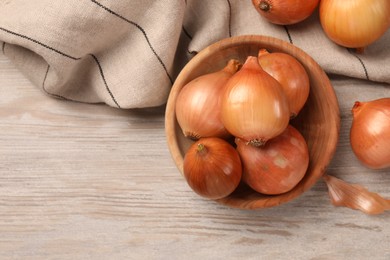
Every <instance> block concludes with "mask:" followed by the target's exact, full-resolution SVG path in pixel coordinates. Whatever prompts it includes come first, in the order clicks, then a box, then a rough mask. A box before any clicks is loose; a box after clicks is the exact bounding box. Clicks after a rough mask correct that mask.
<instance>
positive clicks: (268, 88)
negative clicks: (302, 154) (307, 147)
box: [221, 56, 290, 146]
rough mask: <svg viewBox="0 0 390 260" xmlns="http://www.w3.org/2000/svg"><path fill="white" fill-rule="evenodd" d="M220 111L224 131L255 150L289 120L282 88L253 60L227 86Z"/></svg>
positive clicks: (282, 128)
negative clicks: (247, 143) (252, 146)
mask: <svg viewBox="0 0 390 260" xmlns="http://www.w3.org/2000/svg"><path fill="white" fill-rule="evenodd" d="M221 109H222V122H223V124H224V125H225V127H226V129H227V130H228V131H229V132H230V133H231V134H232V135H233V136H235V137H239V138H241V139H243V140H245V141H246V142H249V143H250V144H252V145H255V146H261V145H263V144H264V143H265V142H266V141H267V140H269V139H271V138H273V137H275V136H277V135H279V134H281V133H282V132H283V131H284V129H285V128H286V127H287V125H288V123H289V118H290V110H289V108H288V102H287V98H286V96H285V94H284V93H283V90H282V86H281V85H280V84H279V82H278V81H277V80H276V79H274V78H273V77H271V76H270V75H269V74H268V73H266V72H265V71H264V70H263V69H262V68H261V67H260V65H259V62H258V59H257V57H253V56H249V57H248V58H247V59H246V61H245V63H244V65H243V66H242V68H241V69H240V70H239V71H238V72H237V73H235V74H234V75H233V76H232V77H231V78H230V79H229V81H228V82H227V84H226V89H225V94H224V97H223V100H222V106H221Z"/></svg>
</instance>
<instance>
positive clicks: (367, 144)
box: [350, 98, 390, 169]
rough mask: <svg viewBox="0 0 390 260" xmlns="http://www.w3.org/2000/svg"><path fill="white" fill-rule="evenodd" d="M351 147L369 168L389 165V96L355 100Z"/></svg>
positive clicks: (382, 167)
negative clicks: (369, 99) (361, 100)
mask: <svg viewBox="0 0 390 260" xmlns="http://www.w3.org/2000/svg"><path fill="white" fill-rule="evenodd" d="M352 114H353V120H352V125H351V129H350V143H351V148H352V151H353V152H354V154H355V155H356V157H357V158H358V159H359V161H360V162H361V163H362V164H363V165H365V166H366V167H368V168H371V169H384V168H389V167H390V98H381V99H376V100H372V101H369V102H359V101H356V102H355V104H354V106H353V108H352Z"/></svg>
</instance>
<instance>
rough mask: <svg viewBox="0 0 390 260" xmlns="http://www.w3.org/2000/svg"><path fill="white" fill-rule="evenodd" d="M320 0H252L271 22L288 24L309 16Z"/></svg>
mask: <svg viewBox="0 0 390 260" xmlns="http://www.w3.org/2000/svg"><path fill="white" fill-rule="evenodd" d="M318 2H319V0H288V1H286V0H252V3H253V5H254V6H255V8H256V10H257V12H258V13H259V14H260V15H261V16H263V17H264V18H266V19H267V20H268V21H269V22H271V23H274V24H280V25H288V24H294V23H298V22H301V21H303V20H305V19H306V18H307V17H309V16H310V15H311V14H312V13H313V12H314V10H315V8H316V7H317V5H318Z"/></svg>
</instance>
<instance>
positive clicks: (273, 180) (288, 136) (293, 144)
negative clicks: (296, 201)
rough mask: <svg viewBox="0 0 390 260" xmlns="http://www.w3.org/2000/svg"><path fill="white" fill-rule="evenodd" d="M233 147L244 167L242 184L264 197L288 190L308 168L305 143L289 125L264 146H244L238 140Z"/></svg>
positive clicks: (237, 139) (307, 153)
mask: <svg viewBox="0 0 390 260" xmlns="http://www.w3.org/2000/svg"><path fill="white" fill-rule="evenodd" d="M236 144H237V151H238V153H239V155H240V157H241V162H242V165H243V173H242V179H243V181H244V182H245V183H247V184H248V185H249V186H250V187H251V188H252V189H254V190H255V191H257V192H260V193H263V194H268V195H276V194H281V193H285V192H287V191H289V190H291V189H292V188H294V187H295V186H296V185H297V184H298V183H299V181H300V180H301V179H302V178H303V177H304V175H305V173H306V170H307V168H308V165H309V151H308V147H307V144H306V141H305V139H304V138H303V136H302V135H301V134H300V133H299V131H298V130H296V129H295V128H294V127H292V126H291V125H289V126H288V127H287V128H286V130H285V131H284V132H283V133H282V134H281V135H279V136H277V137H275V138H274V139H271V140H269V141H268V142H267V143H266V144H265V145H264V146H263V147H253V146H251V145H247V144H246V143H245V142H243V141H242V140H241V139H239V138H236Z"/></svg>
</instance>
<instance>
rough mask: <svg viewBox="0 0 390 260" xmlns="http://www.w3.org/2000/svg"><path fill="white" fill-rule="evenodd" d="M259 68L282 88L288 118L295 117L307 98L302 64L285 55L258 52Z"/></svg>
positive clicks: (307, 79) (304, 71)
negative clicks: (288, 113)
mask: <svg viewBox="0 0 390 260" xmlns="http://www.w3.org/2000/svg"><path fill="white" fill-rule="evenodd" d="M258 58H259V63H260V66H261V67H262V68H263V70H265V71H266V72H267V73H268V74H270V75H271V76H272V77H274V78H275V79H276V80H277V81H278V82H279V83H280V84H281V85H282V87H283V91H284V93H285V94H286V96H287V100H288V104H289V109H290V117H291V118H293V117H295V116H296V115H297V114H298V113H299V111H300V110H301V109H302V107H303V105H304V104H305V103H306V100H307V98H308V96H309V91H310V81H309V76H308V75H307V72H306V70H305V68H304V67H303V66H302V64H301V63H300V62H299V61H298V60H297V59H295V58H294V57H293V56H291V55H289V54H287V53H281V52H274V53H269V52H268V51H267V50H266V49H261V50H260V51H259V57H258Z"/></svg>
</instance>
